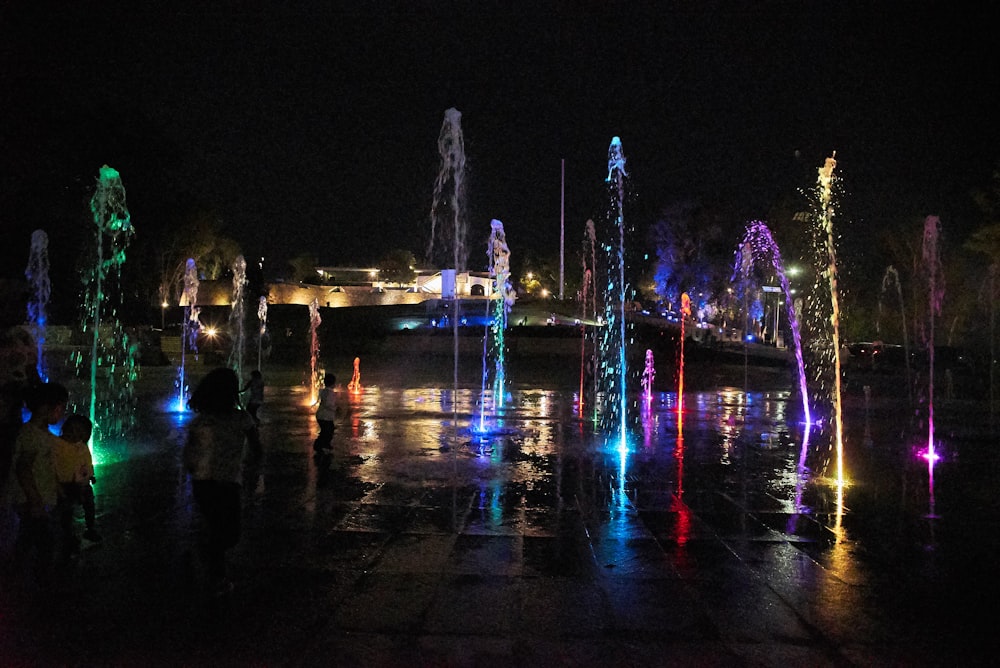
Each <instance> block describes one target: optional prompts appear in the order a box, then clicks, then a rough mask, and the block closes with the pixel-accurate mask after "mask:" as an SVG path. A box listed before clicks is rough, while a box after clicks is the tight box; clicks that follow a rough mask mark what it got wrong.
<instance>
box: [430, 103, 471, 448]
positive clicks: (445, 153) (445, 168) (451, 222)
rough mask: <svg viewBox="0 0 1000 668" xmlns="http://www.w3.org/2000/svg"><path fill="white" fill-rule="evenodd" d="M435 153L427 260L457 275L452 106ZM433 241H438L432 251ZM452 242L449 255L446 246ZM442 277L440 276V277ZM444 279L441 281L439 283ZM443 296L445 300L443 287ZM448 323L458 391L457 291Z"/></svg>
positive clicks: (460, 190) (458, 197) (460, 249)
mask: <svg viewBox="0 0 1000 668" xmlns="http://www.w3.org/2000/svg"><path fill="white" fill-rule="evenodd" d="M438 153H439V154H440V156H441V165H440V167H439V168H438V174H437V178H436V179H435V180H434V198H433V200H432V203H431V216H430V217H431V235H430V242H429V243H428V246H427V260H428V262H431V263H432V264H433V263H434V262H435V260H438V261H440V262H441V264H442V265H447V264H449V261H450V264H451V266H452V271H453V272H454V274H455V275H456V276H457V275H458V274H459V273H461V272H463V271H464V270H465V260H466V255H467V253H466V249H465V235H466V223H465V218H464V215H465V203H464V200H465V138H464V137H463V135H462V113H461V112H460V111H458V110H457V109H455V108H450V109H447V110H445V112H444V120H443V121H442V123H441V132H440V133H439V134H438ZM435 241H438V242H440V243H439V244H438V248H437V252H436V251H435ZM449 244H450V245H451V257H450V258H448V256H447V254H446V253H443V252H442V251H444V250H445V248H444V247H445V246H447V245H449ZM442 278H443V277H442ZM443 283H444V281H443V280H442V285H443ZM442 298H445V299H447V296H446V295H445V294H444V289H443V288H442ZM451 300H452V301H451V306H452V308H451V326H452V342H453V353H454V364H453V386H454V391H455V395H457V393H458V327H459V324H460V322H461V313H459V310H460V308H461V301H460V299H459V295H458V294H457V292H456V291H454V290H453V291H452V295H451ZM457 411H458V406H457V404H456V405H454V406H453V416H452V419H453V423H452V424H453V427H454V429H455V430H456V434H457V429H458V426H457V423H458V412H457Z"/></svg>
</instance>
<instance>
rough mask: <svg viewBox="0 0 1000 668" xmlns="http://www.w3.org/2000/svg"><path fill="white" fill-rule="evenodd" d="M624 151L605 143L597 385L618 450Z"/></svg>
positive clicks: (624, 427) (617, 143)
mask: <svg viewBox="0 0 1000 668" xmlns="http://www.w3.org/2000/svg"><path fill="white" fill-rule="evenodd" d="M625 162H626V161H625V154H624V153H623V151H622V142H621V139H620V138H618V137H614V138H612V140H611V145H610V146H609V147H608V176H607V179H606V183H607V184H608V195H609V199H610V202H609V204H610V206H609V210H608V218H609V222H610V228H611V235H610V236H611V238H610V239H609V240H608V242H607V243H606V244H605V245H604V249H605V251H606V253H607V274H608V275H607V283H606V285H607V291H606V293H605V299H604V329H603V331H602V336H601V343H600V368H599V369H598V370H597V371H598V374H599V376H600V378H601V389H602V391H603V393H604V397H605V401H604V411H603V413H602V416H601V428H602V430H603V431H604V432H605V433H608V434H613V435H614V437H615V438H616V439H617V442H618V447H619V448H620V449H621V450H623V451H624V450H625V449H627V443H628V412H627V402H628V396H627V394H626V379H627V378H628V363H627V360H626V356H625V352H626V350H625V346H626V338H625V331H626V327H627V325H626V322H625V306H626V295H627V294H628V285H627V284H626V282H625V237H626V227H625V190H626V188H625V185H626V184H625V178H626V177H627V176H628V174H627V173H626V172H625Z"/></svg>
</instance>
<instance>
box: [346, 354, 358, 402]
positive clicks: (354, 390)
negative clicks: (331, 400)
mask: <svg viewBox="0 0 1000 668" xmlns="http://www.w3.org/2000/svg"><path fill="white" fill-rule="evenodd" d="M347 391H348V392H350V393H351V394H359V393H360V392H361V358H360V357H355V358H354V373H353V374H352V375H351V380H350V381H349V382H348V383H347Z"/></svg>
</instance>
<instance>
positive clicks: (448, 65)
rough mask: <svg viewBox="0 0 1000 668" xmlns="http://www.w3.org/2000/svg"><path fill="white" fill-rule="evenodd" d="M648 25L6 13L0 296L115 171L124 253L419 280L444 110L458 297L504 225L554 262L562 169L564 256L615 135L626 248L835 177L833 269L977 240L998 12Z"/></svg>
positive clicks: (675, 5)
mask: <svg viewBox="0 0 1000 668" xmlns="http://www.w3.org/2000/svg"><path fill="white" fill-rule="evenodd" d="M649 4H650V5H655V7H650V6H647V3H590V2H573V3H571V2H542V3H526V2H513V3H511V2H460V3H453V2H352V3H340V2H326V1H324V2H313V1H308V0H307V1H304V2H273V3H263V2H191V1H189V0H179V1H174V2H169V3H167V2H163V3H160V2H120V1H116V0H109V1H104V2H94V1H90V0H82V1H75V2H68V1H67V2H47V1H43V2H31V3H13V2H11V3H6V4H4V5H3V6H2V8H0V62H2V66H0V165H2V168H0V169H2V174H0V226H2V229H3V230H4V243H3V248H2V251H0V252H2V253H3V258H2V259H3V262H2V265H0V266H2V267H3V276H4V277H18V276H23V272H24V267H25V264H26V262H27V258H28V251H29V246H30V235H31V232H32V230H34V229H38V228H41V229H45V230H47V231H48V232H49V235H50V244H51V250H50V254H52V256H53V264H54V265H60V264H64V265H69V264H70V263H71V262H72V259H73V258H74V257H75V254H76V251H77V249H78V248H79V246H80V244H85V243H87V239H88V238H89V236H88V235H90V234H91V232H90V229H89V227H88V225H90V214H89V211H88V209H87V203H88V202H89V199H90V196H91V195H92V193H93V190H94V186H95V182H96V178H97V173H98V169H99V167H100V166H101V165H102V164H105V163H106V164H109V165H111V166H112V167H114V168H116V169H117V170H118V171H119V172H120V173H121V175H122V179H123V183H124V185H125V188H126V191H127V194H128V204H129V209H130V211H131V213H132V219H133V223H134V225H135V229H136V231H137V236H136V241H135V243H137V244H139V243H145V244H147V245H157V244H165V243H166V241H165V240H166V239H168V238H169V234H170V231H171V229H174V228H176V226H177V225H178V221H180V220H182V219H183V218H184V216H186V215H189V214H190V211H191V210H193V209H195V208H207V209H210V210H211V211H213V212H215V214H216V215H218V216H219V217H220V218H221V220H222V221H223V224H224V229H225V231H226V233H228V234H229V235H231V236H232V237H233V238H235V239H236V240H237V241H239V243H240V245H241V247H242V249H243V252H244V253H245V254H246V256H247V257H248V259H249V258H257V257H258V256H263V257H264V258H265V263H264V264H265V271H266V270H267V268H268V267H270V268H272V269H275V268H277V267H279V266H281V265H282V264H283V263H284V262H285V260H287V259H289V258H291V257H294V256H295V255H297V254H299V253H302V252H311V253H314V254H315V255H316V256H317V259H318V260H319V262H320V263H321V264H325V265H365V264H370V263H372V262H376V261H378V260H379V259H380V258H381V257H382V256H383V254H384V253H385V252H386V251H388V250H390V249H393V248H406V249H409V250H412V251H414V253H415V254H416V255H417V256H418V257H421V256H422V254H423V251H424V249H425V248H426V245H427V241H428V236H429V230H430V225H429V211H430V206H431V198H432V192H433V184H434V179H435V176H436V174H437V170H438V164H439V156H438V152H437V136H438V132H439V130H440V128H441V122H442V118H443V115H444V111H445V109H447V108H449V107H455V108H457V109H458V110H460V111H461V112H462V114H463V121H462V127H463V132H464V137H465V151H466V155H467V159H468V173H467V187H468V191H467V192H468V209H467V217H468V221H469V244H470V249H471V254H470V262H469V266H470V268H473V269H475V268H477V267H476V262H477V261H478V260H477V258H478V257H479V255H478V250H477V249H478V247H479V245H480V244H482V247H483V249H484V250H485V242H486V239H487V237H488V236H489V231H490V228H489V221H490V219H492V218H497V219H500V220H502V221H503V223H504V225H505V228H506V231H507V239H508V242H509V244H510V246H511V250H512V260H515V259H516V258H517V256H518V255H519V254H520V255H522V256H523V255H524V254H529V253H536V254H540V255H545V254H548V255H553V256H554V255H557V254H558V250H559V227H560V178H561V177H560V164H561V163H560V161H561V160H565V174H566V176H565V206H566V214H565V221H566V222H565V225H566V238H567V248H568V249H573V250H575V249H576V248H577V245H578V243H579V239H580V238H582V236H583V229H584V223H585V221H586V219H587V218H590V217H594V216H596V215H598V214H599V213H600V211H598V209H600V207H601V206H602V205H603V203H604V201H605V200H604V194H603V184H602V181H603V178H604V177H605V176H606V160H607V148H608V144H609V142H610V140H611V138H612V136H615V135H618V136H620V137H621V138H622V141H623V144H624V150H625V155H626V156H627V158H628V169H629V172H630V176H631V179H632V187H633V190H634V192H635V193H636V196H637V199H638V202H639V204H638V206H637V207H636V209H635V210H634V214H633V223H634V224H635V225H636V226H637V227H639V228H641V227H643V226H644V225H648V224H649V223H650V222H651V221H652V220H653V218H654V217H655V215H656V212H657V211H658V210H659V209H660V207H662V206H665V205H668V204H670V203H671V202H676V201H685V200H698V201H702V202H707V203H711V204H712V206H714V207H716V208H721V209H723V210H725V211H727V212H728V214H727V215H729V216H730V217H731V219H732V220H733V221H734V226H735V229H736V230H739V229H741V227H742V224H743V222H745V221H746V220H748V219H752V218H764V217H766V216H767V215H768V211H769V208H770V207H771V206H773V205H774V203H775V202H776V201H777V200H779V199H782V198H787V197H790V196H795V195H796V194H797V193H799V191H800V190H802V189H808V188H811V187H812V186H813V184H814V183H815V178H816V170H817V169H818V168H819V167H820V166H821V165H822V164H823V160H824V158H825V157H827V156H828V155H830V154H831V153H832V152H833V151H836V155H837V159H838V163H839V164H838V173H839V174H840V175H841V177H842V179H843V184H844V191H845V194H844V204H845V209H846V211H847V213H848V214H849V216H846V217H845V219H844V222H843V227H842V229H841V230H840V232H841V234H842V235H843V237H844V243H845V244H847V247H848V248H851V247H852V246H853V247H856V248H865V247H866V244H867V243H868V242H869V241H870V235H871V233H872V231H873V230H875V229H878V228H880V227H884V226H887V225H891V224H893V223H894V222H895V221H898V220H901V219H906V218H909V217H912V216H918V215H919V216H923V215H927V214H936V215H940V216H941V218H942V223H943V226H944V227H945V228H946V229H947V230H948V233H949V234H951V235H952V236H955V237H962V236H963V235H965V234H967V233H968V231H969V230H971V229H973V228H974V227H975V226H977V225H978V224H981V221H980V220H978V219H977V218H976V212H975V209H974V207H973V206H972V205H971V200H970V197H969V193H970V192H971V191H972V190H973V189H975V188H983V187H986V186H987V184H988V183H989V181H990V178H991V174H992V172H993V170H994V168H995V166H996V164H997V158H998V157H1000V150H998V132H997V122H996V120H995V118H994V114H993V110H994V109H995V105H994V104H993V103H992V98H993V96H994V93H995V84H996V82H997V80H998V77H997V65H998V59H997V57H996V54H995V51H994V49H993V47H992V45H991V43H990V41H991V40H992V39H993V35H995V34H996V22H995V21H994V20H993V19H992V18H987V15H988V14H992V12H990V11H988V9H987V8H986V7H982V8H979V9H967V8H963V7H961V6H960V5H955V4H953V3H944V2H914V3H907V4H906V5H905V8H904V7H902V6H897V5H896V3H870V2H834V3H831V2H809V1H806V2H762V3H744V2H711V1H710V2H699V3H685V2H662V3H649ZM737 242H738V236H734V238H733V245H734V247H735V245H736V243H737ZM60 254H62V255H60ZM145 257H146V258H155V254H153V253H149V252H148V251H147V254H146V255H145ZM60 258H62V259H60ZM145 261H147V262H150V263H155V260H154V259H147V260H145ZM249 261H250V263H251V264H252V263H253V261H252V260H249ZM482 262H483V264H484V266H485V262H486V260H485V253H483V254H482ZM150 270H152V271H158V270H159V268H158V267H150ZM54 271H56V270H55V269H54ZM873 280H877V277H875V278H873ZM57 289H58V288H57Z"/></svg>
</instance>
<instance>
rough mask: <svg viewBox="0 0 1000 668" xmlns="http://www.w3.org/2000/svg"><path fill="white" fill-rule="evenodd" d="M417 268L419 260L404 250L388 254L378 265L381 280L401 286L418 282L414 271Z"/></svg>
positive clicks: (392, 251) (396, 250)
mask: <svg viewBox="0 0 1000 668" xmlns="http://www.w3.org/2000/svg"><path fill="white" fill-rule="evenodd" d="M416 266H417V259H416V257H415V256H414V255H413V253H411V252H410V251H408V250H404V249H402V248H396V249H393V250H391V251H389V252H388V253H386V255H385V257H383V258H382V260H381V261H379V263H378V265H377V267H378V274H379V278H380V279H381V280H383V281H385V282H386V283H395V284H397V285H399V286H402V285H403V284H407V285H409V284H410V283H413V281H414V280H416V276H417V274H416V272H415V271H414V267H416Z"/></svg>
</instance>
